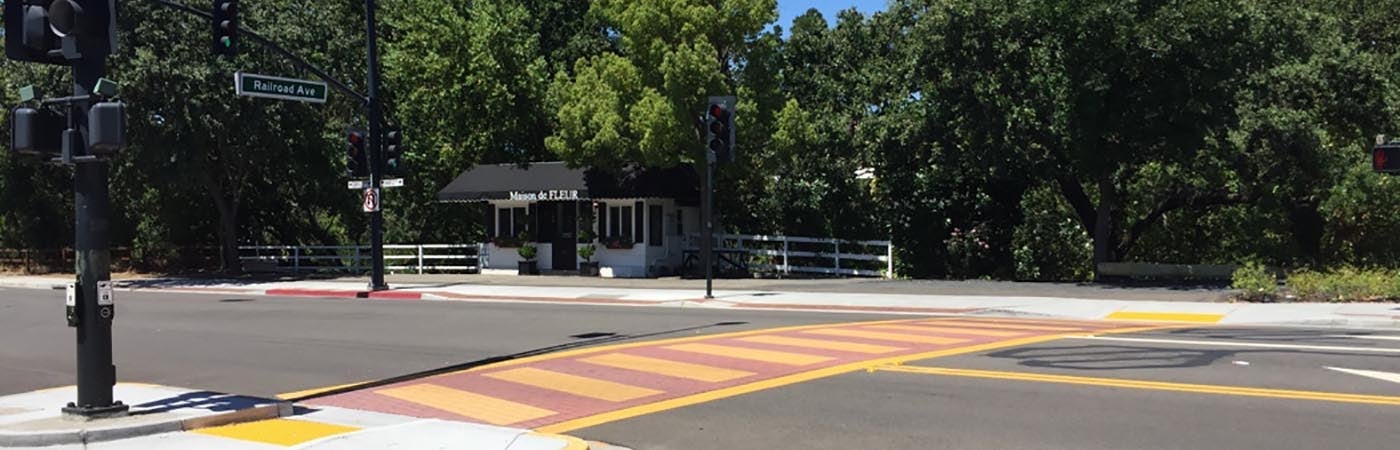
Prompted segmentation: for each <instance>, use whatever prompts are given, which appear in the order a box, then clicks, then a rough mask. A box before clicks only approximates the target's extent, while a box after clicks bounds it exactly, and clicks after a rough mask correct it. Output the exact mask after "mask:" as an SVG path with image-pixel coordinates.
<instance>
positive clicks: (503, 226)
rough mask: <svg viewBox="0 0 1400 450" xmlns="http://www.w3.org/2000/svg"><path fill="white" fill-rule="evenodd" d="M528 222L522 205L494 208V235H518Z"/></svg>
mask: <svg viewBox="0 0 1400 450" xmlns="http://www.w3.org/2000/svg"><path fill="white" fill-rule="evenodd" d="M529 223H530V221H529V219H528V217H527V216H526V214H525V208H523V207H522V208H497V209H496V237H516V236H519V235H520V233H522V232H524V231H525V230H526V229H527V225H529Z"/></svg>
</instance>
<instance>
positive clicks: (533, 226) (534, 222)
mask: <svg viewBox="0 0 1400 450" xmlns="http://www.w3.org/2000/svg"><path fill="white" fill-rule="evenodd" d="M539 212H540V208H539V203H531V204H530V206H529V208H528V209H526V213H525V214H526V215H527V216H528V217H526V218H525V232H526V233H530V240H538V239H539V238H540V230H539V224H540V215H539Z"/></svg>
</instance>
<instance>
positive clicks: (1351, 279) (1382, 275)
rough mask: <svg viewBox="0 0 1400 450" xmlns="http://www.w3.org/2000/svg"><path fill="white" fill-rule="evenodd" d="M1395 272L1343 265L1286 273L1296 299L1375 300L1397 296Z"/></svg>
mask: <svg viewBox="0 0 1400 450" xmlns="http://www.w3.org/2000/svg"><path fill="white" fill-rule="evenodd" d="M1396 275H1400V274H1397V273H1395V272H1393V271H1388V270H1382V269H1358V268H1355V267H1343V268H1340V269H1336V270H1332V271H1329V272H1325V273H1323V272H1314V271H1310V270H1304V271H1299V272H1296V273H1293V274H1291V275H1289V276H1288V288H1289V290H1291V291H1292V292H1293V294H1294V295H1296V296H1297V297H1298V298H1299V299H1301V300H1305V301H1327V302H1376V301H1395V300H1397V299H1400V281H1397V280H1396Z"/></svg>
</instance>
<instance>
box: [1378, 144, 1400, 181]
mask: <svg viewBox="0 0 1400 450" xmlns="http://www.w3.org/2000/svg"><path fill="white" fill-rule="evenodd" d="M1371 168H1372V169H1375V171H1377V172H1381V173H1389V174H1400V142H1387V143H1384V144H1378V145H1376V146H1375V147H1372V148H1371Z"/></svg>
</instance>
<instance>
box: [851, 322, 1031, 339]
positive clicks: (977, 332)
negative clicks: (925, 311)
mask: <svg viewBox="0 0 1400 450" xmlns="http://www.w3.org/2000/svg"><path fill="white" fill-rule="evenodd" d="M866 328H878V329H881V330H904V331H925V332H932V333H955V334H966V335H969V336H994V337H1011V336H1022V335H1025V334H1026V333H1029V331H1006V330H983V329H977V328H957V327H935V326H920V325H871V326H868V327H866Z"/></svg>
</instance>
